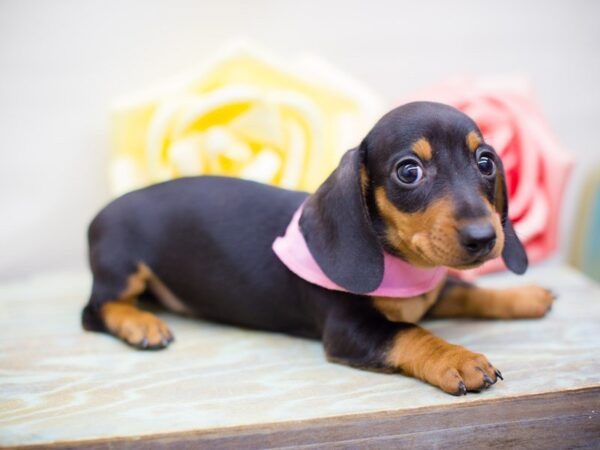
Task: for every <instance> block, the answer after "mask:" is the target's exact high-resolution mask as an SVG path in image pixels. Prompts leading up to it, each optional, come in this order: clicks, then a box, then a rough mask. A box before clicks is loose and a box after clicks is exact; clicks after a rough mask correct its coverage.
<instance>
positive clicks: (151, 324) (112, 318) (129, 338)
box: [102, 303, 173, 350]
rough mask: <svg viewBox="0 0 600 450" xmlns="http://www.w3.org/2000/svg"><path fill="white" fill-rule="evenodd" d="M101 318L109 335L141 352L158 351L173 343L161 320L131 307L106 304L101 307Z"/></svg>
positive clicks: (119, 304) (121, 304) (167, 329)
mask: <svg viewBox="0 0 600 450" xmlns="http://www.w3.org/2000/svg"><path fill="white" fill-rule="evenodd" d="M102 316H103V319H104V323H105V324H106V328H107V329H108V331H109V332H110V333H111V334H113V335H115V336H116V337H118V338H119V339H122V340H123V341H125V342H127V343H128V344H129V345H131V346H133V347H136V348H139V349H141V350H158V349H161V348H165V347H167V346H168V345H169V344H170V343H171V342H172V341H173V335H172V334H171V331H170V330H169V328H168V327H167V325H166V324H165V323H164V322H163V321H162V320H161V319H159V318H158V317H156V316H155V315H154V314H151V313H149V312H145V311H140V310H139V309H137V308H136V307H134V306H132V305H128V304H123V303H108V304H106V305H104V306H103V307H102Z"/></svg>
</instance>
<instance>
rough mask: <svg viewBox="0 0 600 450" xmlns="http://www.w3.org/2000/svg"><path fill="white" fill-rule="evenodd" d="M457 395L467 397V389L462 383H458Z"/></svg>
mask: <svg viewBox="0 0 600 450" xmlns="http://www.w3.org/2000/svg"><path fill="white" fill-rule="evenodd" d="M456 395H467V387H466V386H465V383H463V382H462V381H461V382H460V383H458V391H457V392H456Z"/></svg>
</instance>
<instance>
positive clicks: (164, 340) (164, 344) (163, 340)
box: [160, 337, 169, 347]
mask: <svg viewBox="0 0 600 450" xmlns="http://www.w3.org/2000/svg"><path fill="white" fill-rule="evenodd" d="M160 345H161V346H163V347H166V346H167V345H169V340H168V339H167V338H165V337H162V338H160Z"/></svg>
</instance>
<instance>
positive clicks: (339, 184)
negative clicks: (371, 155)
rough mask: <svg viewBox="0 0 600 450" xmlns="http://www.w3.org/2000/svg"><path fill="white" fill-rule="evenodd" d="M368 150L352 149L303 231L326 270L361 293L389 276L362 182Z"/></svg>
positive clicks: (308, 212)
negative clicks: (384, 265)
mask: <svg viewBox="0 0 600 450" xmlns="http://www.w3.org/2000/svg"><path fill="white" fill-rule="evenodd" d="M365 153H366V151H365V150H364V145H363V146H361V147H359V148H355V149H353V150H349V151H347V152H346V153H345V154H344V156H343V157H342V160H341V162H340V164H339V166H338V167H337V169H335V170H334V171H333V173H332V174H331V175H330V176H329V178H327V180H325V182H324V183H323V184H322V185H321V186H320V187H319V189H318V190H317V192H315V193H314V194H313V195H311V196H310V197H309V198H308V200H307V201H306V203H305V205H304V209H303V211H302V216H301V217H300V230H301V231H302V234H303V235H304V239H305V240H306V243H307V245H308V249H309V250H310V253H311V254H312V256H313V257H314V258H315V260H316V262H317V264H318V265H319V267H320V268H321V270H322V271H323V272H324V273H325V275H327V276H328V277H329V279H331V280H332V281H333V282H334V283H336V284H337V285H339V286H341V287H343V288H344V289H346V290H348V291H350V292H352V293H355V294H364V293H367V292H371V291H374V290H375V289H377V288H378V287H379V285H380V284H381V280H382V279H383V250H382V248H381V244H380V243H379V240H378V239H377V236H376V234H375V230H374V229H373V226H372V225H371V220H370V218H369V213H368V210H367V205H366V200H365V197H364V194H363V188H362V187H361V183H362V181H361V175H362V174H361V168H364V160H365ZM363 170H365V169H363ZM365 175H366V173H365ZM363 176H364V175H363Z"/></svg>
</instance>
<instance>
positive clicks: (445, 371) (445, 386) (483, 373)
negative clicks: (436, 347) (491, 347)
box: [424, 346, 502, 395]
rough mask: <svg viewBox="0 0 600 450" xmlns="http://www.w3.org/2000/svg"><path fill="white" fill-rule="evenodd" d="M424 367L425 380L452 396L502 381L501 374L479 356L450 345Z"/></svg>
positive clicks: (479, 354)
mask: <svg viewBox="0 0 600 450" xmlns="http://www.w3.org/2000/svg"><path fill="white" fill-rule="evenodd" d="M432 362H433V364H432V365H431V366H430V367H427V368H426V372H425V374H424V375H425V376H424V378H425V381H428V382H429V383H431V384H433V385H435V386H438V387H439V388H441V389H442V390H443V391H444V392H447V393H448V394H452V395H466V394H467V392H479V391H481V390H483V389H487V388H488V387H490V386H491V385H492V384H494V383H496V381H498V378H500V379H502V374H501V373H500V371H499V370H498V369H496V368H495V367H494V366H493V365H492V364H491V363H490V362H489V361H488V359H487V358H486V357H485V356H483V355H482V354H481V353H474V352H471V351H469V350H467V349H465V348H463V347H460V346H452V347H451V348H448V349H446V350H444V351H443V352H442V353H441V354H439V355H437V356H436V357H435V358H434V360H433V361H432Z"/></svg>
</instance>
